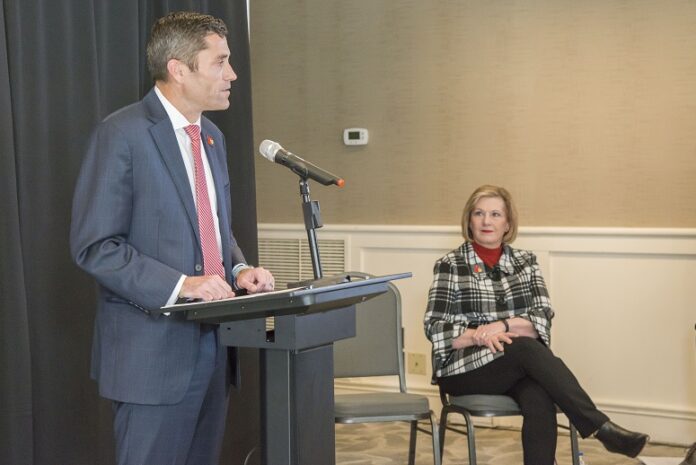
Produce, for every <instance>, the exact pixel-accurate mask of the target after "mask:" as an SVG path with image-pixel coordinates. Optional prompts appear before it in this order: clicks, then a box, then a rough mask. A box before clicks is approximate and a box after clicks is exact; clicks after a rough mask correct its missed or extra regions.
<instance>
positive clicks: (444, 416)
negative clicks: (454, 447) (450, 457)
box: [440, 409, 448, 463]
mask: <svg viewBox="0 0 696 465" xmlns="http://www.w3.org/2000/svg"><path fill="white" fill-rule="evenodd" d="M447 413H448V412H447V410H446V409H442V412H441V413H440V463H442V460H443V455H444V454H445V433H446V432H447Z"/></svg>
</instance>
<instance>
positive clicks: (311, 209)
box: [300, 177, 324, 279]
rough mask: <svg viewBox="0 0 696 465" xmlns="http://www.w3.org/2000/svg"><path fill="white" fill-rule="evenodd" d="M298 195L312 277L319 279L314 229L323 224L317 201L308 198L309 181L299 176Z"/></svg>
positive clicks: (317, 249) (319, 268)
mask: <svg viewBox="0 0 696 465" xmlns="http://www.w3.org/2000/svg"><path fill="white" fill-rule="evenodd" d="M300 195H301V196H302V214H303V215H304V223H305V229H306V230H307V239H308V240H309V254H310V255H311V257H312V269H313V270H314V279H321V277H322V272H321V261H320V259H319V246H318V245H317V233H316V230H317V229H319V228H321V227H322V226H324V225H323V224H322V222H321V209H320V208H319V202H317V201H316V200H310V198H309V181H308V180H307V178H305V177H300Z"/></svg>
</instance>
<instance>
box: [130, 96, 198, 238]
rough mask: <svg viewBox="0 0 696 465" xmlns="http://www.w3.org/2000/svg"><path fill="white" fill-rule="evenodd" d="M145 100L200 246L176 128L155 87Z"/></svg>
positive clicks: (193, 204) (169, 169)
mask: <svg viewBox="0 0 696 465" xmlns="http://www.w3.org/2000/svg"><path fill="white" fill-rule="evenodd" d="M143 102H144V104H145V107H146V108H147V110H148V112H149V115H150V120H151V121H152V122H153V123H154V125H153V126H152V127H151V128H150V134H152V137H153V139H154V141H155V144H156V145H157V149H158V150H159V153H160V156H161V157H162V159H163V160H164V164H165V165H166V166H167V170H168V171H169V175H170V176H171V177H172V180H173V181H174V185H175V186H176V190H177V192H178V194H179V197H180V198H181V202H182V203H183V204H184V208H185V209H186V214H187V216H188V218H189V221H190V222H191V228H192V229H193V232H194V234H195V236H196V242H197V243H198V245H199V247H200V243H201V239H200V237H199V235H198V216H197V214H196V205H195V203H194V201H193V195H192V194H191V185H190V183H189V179H188V174H186V166H185V165H184V161H183V160H182V159H181V150H180V149H179V143H178V142H177V140H176V134H174V128H173V127H172V124H171V121H170V120H169V117H168V116H167V112H166V111H165V110H164V107H163V106H162V103H161V102H160V101H159V98H157V94H155V91H154V89H153V90H151V91H150V92H149V93H148V94H147V95H146V96H145V98H144V99H143Z"/></svg>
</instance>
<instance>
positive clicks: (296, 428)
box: [161, 273, 411, 465]
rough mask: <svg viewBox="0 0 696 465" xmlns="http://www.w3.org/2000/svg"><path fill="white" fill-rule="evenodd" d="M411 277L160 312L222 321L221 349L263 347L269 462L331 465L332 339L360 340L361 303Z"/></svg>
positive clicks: (324, 282) (340, 281) (349, 281)
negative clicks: (358, 317)
mask: <svg viewBox="0 0 696 465" xmlns="http://www.w3.org/2000/svg"><path fill="white" fill-rule="evenodd" d="M410 276H411V273H401V274H393V275H387V276H378V277H374V278H369V279H363V278H360V277H356V276H351V275H350V273H346V274H341V275H338V276H334V277H329V278H325V279H320V280H317V281H313V282H311V283H309V284H308V285H307V286H302V287H298V288H295V289H288V290H284V291H274V292H269V293H265V294H256V295H253V296H242V297H236V298H233V299H226V300H221V301H214V302H195V303H189V304H178V305H174V306H170V307H164V308H162V309H161V311H162V312H184V314H185V317H186V319H188V320H192V321H198V322H200V323H214V324H218V325H219V332H218V334H219V338H220V342H221V343H222V344H223V345H226V346H233V347H251V348H258V349H261V388H262V390H263V392H262V396H261V402H262V407H261V408H262V412H261V420H262V431H263V463H264V464H265V465H333V464H335V463H336V444H335V423H334V384H333V381H334V380H333V342H334V341H338V340H340V339H346V338H349V337H353V336H355V304H357V303H360V302H364V301H366V300H368V299H370V298H372V297H375V296H377V295H379V294H382V293H384V292H386V290H387V283H389V282H390V281H393V280H396V279H402V278H408V277H410ZM231 408H234V406H231Z"/></svg>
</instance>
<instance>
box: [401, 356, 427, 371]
mask: <svg viewBox="0 0 696 465" xmlns="http://www.w3.org/2000/svg"><path fill="white" fill-rule="evenodd" d="M406 359H407V360H408V372H409V373H411V374H412V375H423V376H425V354H416V353H412V352H408V353H407V354H406Z"/></svg>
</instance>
